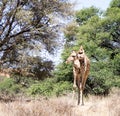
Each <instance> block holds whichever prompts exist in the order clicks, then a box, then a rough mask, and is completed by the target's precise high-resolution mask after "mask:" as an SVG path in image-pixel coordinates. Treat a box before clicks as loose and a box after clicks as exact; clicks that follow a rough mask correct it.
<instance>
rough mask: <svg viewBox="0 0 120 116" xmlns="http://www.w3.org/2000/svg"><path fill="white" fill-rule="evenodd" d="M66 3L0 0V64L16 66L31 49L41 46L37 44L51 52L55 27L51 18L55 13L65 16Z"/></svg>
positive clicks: (67, 5) (28, 55)
mask: <svg viewBox="0 0 120 116" xmlns="http://www.w3.org/2000/svg"><path fill="white" fill-rule="evenodd" d="M69 6H70V5H69V4H68V3H67V2H65V1H61V0H1V1H0V65H1V66H6V67H11V65H12V66H13V65H14V66H18V63H19V64H20V63H22V62H23V60H26V59H27V60H28V57H31V55H30V51H31V50H33V49H39V50H41V44H42V45H44V47H45V49H46V50H47V51H48V52H52V51H53V50H54V47H55V46H56V41H55V38H56V36H57V32H56V30H57V27H58V25H53V21H52V20H53V19H54V16H55V15H58V14H60V15H63V16H65V15H66V14H67V13H68V10H67V9H66V7H69ZM23 55H24V56H27V57H25V59H23ZM29 59H31V58H29ZM28 63H29V62H28ZM23 64H24V62H23ZM29 65H30V64H29ZM22 68H23V67H22Z"/></svg>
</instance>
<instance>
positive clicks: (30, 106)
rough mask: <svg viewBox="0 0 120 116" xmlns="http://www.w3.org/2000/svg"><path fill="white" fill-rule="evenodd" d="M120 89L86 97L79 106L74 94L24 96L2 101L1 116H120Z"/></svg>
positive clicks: (0, 106)
mask: <svg viewBox="0 0 120 116" xmlns="http://www.w3.org/2000/svg"><path fill="white" fill-rule="evenodd" d="M119 104H120V89H114V90H113V91H112V92H111V94H110V95H109V96H107V97H101V96H91V95H89V96H88V97H87V98H85V105H84V106H78V105H77V99H72V94H67V95H65V96H61V97H54V98H49V99H46V98H36V99H33V100H26V99H25V98H24V97H23V98H22V97H21V98H19V99H18V100H15V101H12V102H3V101H1V102H0V116H120V105H119Z"/></svg>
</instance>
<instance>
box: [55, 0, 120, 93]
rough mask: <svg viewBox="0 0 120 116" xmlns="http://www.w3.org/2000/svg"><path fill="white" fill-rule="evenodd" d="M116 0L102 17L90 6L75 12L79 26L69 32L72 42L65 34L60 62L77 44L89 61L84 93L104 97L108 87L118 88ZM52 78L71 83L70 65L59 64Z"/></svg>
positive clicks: (119, 62) (119, 60)
mask: <svg viewBox="0 0 120 116" xmlns="http://www.w3.org/2000/svg"><path fill="white" fill-rule="evenodd" d="M118 1H119V0H113V2H112V3H111V4H114V8H113V5H112V6H111V7H110V8H108V9H107V11H106V12H104V14H105V15H103V14H101V12H100V10H99V9H96V8H94V7H91V8H86V9H82V10H80V11H78V12H77V13H76V17H75V18H76V22H77V23H78V24H79V26H77V27H76V28H77V31H75V32H72V33H74V36H75V37H76V40H75V41H74V40H71V39H69V31H68V36H67V35H66V37H68V40H71V41H69V42H67V43H66V45H65V49H64V51H63V54H62V58H63V61H65V60H66V59H67V57H68V56H69V55H70V51H72V50H78V49H79V47H80V45H83V48H84V49H85V53H86V54H87V56H88V57H89V58H90V60H91V67H90V75H89V78H88V80H87V84H86V88H85V93H91V94H95V95H106V94H108V93H109V91H110V89H111V87H113V86H116V87H120V84H119V82H120V79H119V76H120V38H119V31H120V28H119V25H120V16H119V15H120V12H119V10H120V7H118V4H119V2H118ZM116 3H117V4H116ZM101 16H102V17H101ZM68 27H69V26H68ZM66 29H69V28H66ZM70 34H71V32H70ZM71 43H73V44H71ZM70 67H71V68H70ZM55 77H56V78H59V79H61V80H62V79H63V80H64V79H66V78H69V81H70V82H72V81H73V74H72V66H71V65H68V66H66V65H65V64H64V63H61V64H60V66H59V67H58V68H57V70H56V73H55Z"/></svg>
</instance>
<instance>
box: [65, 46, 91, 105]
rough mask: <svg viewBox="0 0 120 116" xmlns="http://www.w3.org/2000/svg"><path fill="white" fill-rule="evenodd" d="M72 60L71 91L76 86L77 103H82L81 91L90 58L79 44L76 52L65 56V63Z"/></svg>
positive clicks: (86, 76) (83, 86) (88, 68)
mask: <svg viewBox="0 0 120 116" xmlns="http://www.w3.org/2000/svg"><path fill="white" fill-rule="evenodd" d="M69 62H73V75H74V83H73V93H75V89H76V88H78V105H79V104H80V105H84V101H83V91H84V88H85V83H86V80H87V78H88V75H89V71H90V60H89V59H88V57H87V56H86V54H85V52H84V49H83V47H82V46H81V47H80V49H79V50H78V52H75V51H73V52H72V53H71V54H70V56H69V57H68V58H67V60H66V63H69Z"/></svg>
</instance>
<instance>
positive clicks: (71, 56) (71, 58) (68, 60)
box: [66, 51, 80, 68]
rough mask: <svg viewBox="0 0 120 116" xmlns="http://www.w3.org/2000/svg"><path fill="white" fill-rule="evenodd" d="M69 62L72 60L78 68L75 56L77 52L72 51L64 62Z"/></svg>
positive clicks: (77, 60) (78, 64)
mask: <svg viewBox="0 0 120 116" xmlns="http://www.w3.org/2000/svg"><path fill="white" fill-rule="evenodd" d="M70 62H73V64H74V66H75V67H76V68H80V62H79V59H78V58H77V53H76V52H75V51H72V53H71V54H70V56H69V57H68V58H67V60H66V63H70Z"/></svg>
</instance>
